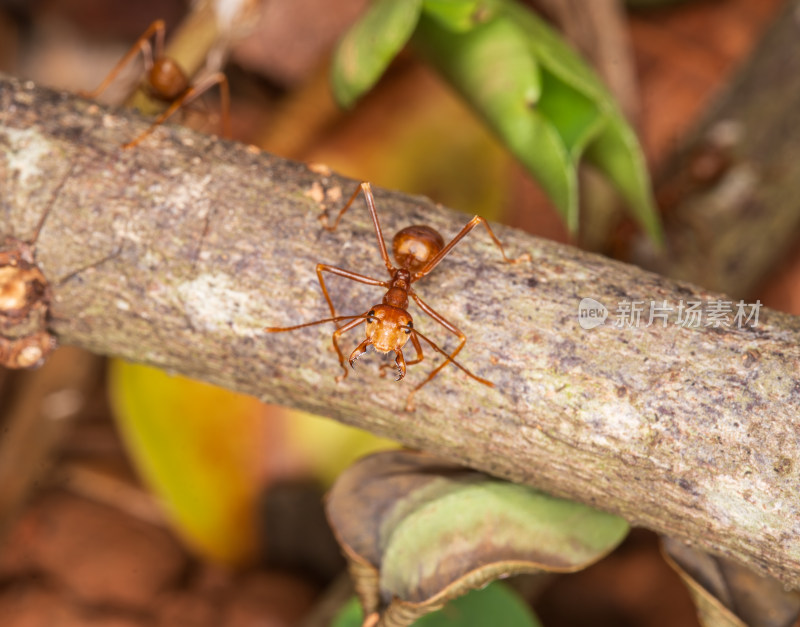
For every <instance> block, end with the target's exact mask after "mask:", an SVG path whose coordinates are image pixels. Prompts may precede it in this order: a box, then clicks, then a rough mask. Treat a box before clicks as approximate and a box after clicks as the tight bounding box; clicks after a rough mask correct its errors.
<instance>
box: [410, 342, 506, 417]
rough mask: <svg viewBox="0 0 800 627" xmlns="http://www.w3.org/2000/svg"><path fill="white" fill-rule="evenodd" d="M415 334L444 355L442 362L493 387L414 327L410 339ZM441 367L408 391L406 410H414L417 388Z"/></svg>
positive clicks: (439, 368) (489, 382)
mask: <svg viewBox="0 0 800 627" xmlns="http://www.w3.org/2000/svg"><path fill="white" fill-rule="evenodd" d="M415 336H419V337H421V338H422V339H423V340H425V341H426V342H427V343H428V344H430V346H431V348H432V349H433V350H435V351H436V352H437V353H440V354H441V355H444V358H445V360H446V361H445V362H444V363H447V362H451V363H452V364H453V365H454V366H455V367H456V368H458V369H459V370H462V371H464V373H465V374H467V376H469V377H471V378H473V379H475V380H476V381H477V382H478V383H483V384H484V385H487V386H489V387H490V388H493V387H494V383H492V382H491V381H487V380H486V379H482V378H481V377H479V376H477V375H475V374H473V373H472V372H470V371H469V370H467V369H466V368H465V367H464V366H462V365H461V364H460V363H458V362H457V361H456V360H455V359H453V357H452V356H451V355H448V354H447V352H446V351H444V350H442V349H441V348H439V347H438V346H437V345H436V344H435V343H434V342H433V341H432V340H430V339H428V338H427V337H425V336H424V335H422V333H420V332H419V331H417V330H416V329H415V330H414V331H413V332H412V339H416V338H415ZM418 342H419V340H417V343H418ZM442 365H444V364H442ZM441 368H442V366H439V367H438V368H437V369H436V370H434V371H433V372H432V373H431V374H430V375H428V378H427V379H425V380H424V381H423V382H422V383H420V384H419V385H417V386H416V387H415V388H414V389H413V390H411V392H409V394H408V397H407V398H406V411H408V412H412V411H414V394H416V393H417V390H419V389H420V388H421V387H422V386H423V385H425V384H426V383H427V382H428V381H430V380H431V379H432V378H433V377H434V376H436V373H437V372H438V371H439V370H441Z"/></svg>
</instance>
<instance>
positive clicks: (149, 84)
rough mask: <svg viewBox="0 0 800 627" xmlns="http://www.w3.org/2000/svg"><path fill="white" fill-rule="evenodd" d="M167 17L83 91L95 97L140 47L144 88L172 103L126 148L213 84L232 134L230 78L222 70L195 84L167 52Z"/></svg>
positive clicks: (227, 131) (227, 132) (225, 128)
mask: <svg viewBox="0 0 800 627" xmlns="http://www.w3.org/2000/svg"><path fill="white" fill-rule="evenodd" d="M164 29H165V25H164V20H156V21H155V22H153V23H152V24H150V26H149V27H148V28H147V30H146V31H145V32H144V33H142V36H141V37H139V39H137V40H136V43H134V44H133V46H131V49H130V50H128V52H126V53H125V56H123V57H122V58H121V59H120V60H119V62H118V63H117V65H116V66H115V67H114V69H113V70H111V72H109V74H108V76H106V77H105V79H104V80H103V82H102V83H100V86H99V87H98V88H97V89H95V90H94V91H92V92H81V96H82V97H84V98H89V99H95V98H97V96H99V95H100V94H101V93H103V92H104V91H105V90H106V88H107V87H108V86H109V85H110V84H111V81H113V80H114V79H115V78H116V77H117V75H118V74H119V73H120V71H121V70H122V68H123V67H125V66H126V65H127V64H128V63H130V62H131V60H132V59H133V58H134V57H135V56H136V55H137V54H138V53H139V52H140V51H141V53H142V57H143V58H144V69H145V73H146V76H145V80H144V83H143V89H144V90H145V91H146V92H147V94H148V95H149V96H150V97H151V98H153V99H154V100H160V101H162V102H164V103H169V107H167V109H166V111H164V112H163V113H162V114H161V115H159V116H158V117H157V118H156V119H155V121H154V122H153V123H152V124H151V125H150V128H148V129H147V130H146V131H145V132H144V133H142V134H141V135H139V136H138V137H137V138H136V139H134V140H133V141H130V142H128V143H127V144H125V145H124V146H123V148H133V147H134V146H136V145H137V144H138V143H139V142H141V141H142V140H143V139H144V138H145V137H147V136H148V135H149V134H150V133H152V132H153V131H154V130H155V128H156V127H157V126H159V125H160V124H163V123H164V122H165V121H166V120H167V119H168V118H169V117H170V116H172V115H173V114H174V113H175V112H176V111H177V110H178V109H180V108H181V107H183V106H186V105H188V104H189V103H190V102H192V101H193V100H195V99H196V98H198V97H199V96H201V95H202V94H204V93H205V92H206V91H208V90H209V89H211V87H213V86H214V85H219V91H220V107H221V109H222V129H223V135H225V136H226V137H229V136H230V91H229V89H228V79H227V78H226V77H225V75H224V74H223V73H222V72H216V73H214V74H211V75H210V76H207V77H206V78H204V79H203V80H201V81H200V82H198V83H196V84H194V85H192V84H190V83H189V78H188V77H187V76H186V73H185V72H184V71H183V70H182V69H181V68H180V67H179V66H178V64H177V63H176V62H175V61H174V60H173V59H171V58H169V57H167V56H165V55H164ZM153 35H155V54H153V49H152V47H151V45H150V38H151V37H153Z"/></svg>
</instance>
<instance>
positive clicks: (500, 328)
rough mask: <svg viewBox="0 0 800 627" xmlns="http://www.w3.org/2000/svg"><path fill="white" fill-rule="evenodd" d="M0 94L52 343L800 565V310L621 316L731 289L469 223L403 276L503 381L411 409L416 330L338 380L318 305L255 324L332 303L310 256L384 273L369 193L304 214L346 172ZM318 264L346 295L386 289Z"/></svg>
mask: <svg viewBox="0 0 800 627" xmlns="http://www.w3.org/2000/svg"><path fill="white" fill-rule="evenodd" d="M0 106H1V107H2V108H1V109H0V111H2V113H0V146H2V151H0V194H1V195H0V201H1V202H2V204H0V221H1V222H0V234H10V235H13V236H16V237H17V238H20V239H26V238H30V236H31V233H32V232H33V230H34V228H35V225H36V223H37V222H38V220H39V218H40V216H41V215H42V214H43V212H45V211H49V214H48V217H47V220H46V222H45V224H44V228H43V229H42V231H41V234H40V237H39V239H38V241H37V242H36V261H37V263H38V264H39V266H40V267H41V268H42V270H43V272H44V274H45V276H46V277H48V279H49V281H50V283H51V285H52V289H53V300H52V306H51V316H50V326H51V329H52V330H53V331H54V332H55V333H56V334H57V335H58V337H59V338H60V341H61V342H62V343H65V344H75V345H78V346H81V347H84V348H88V349H89V350H92V351H94V352H97V353H101V354H105V355H113V356H117V357H122V358H124V359H129V360H132V361H136V362H141V363H145V364H150V365H153V366H157V367H159V368H163V369H166V370H168V371H171V372H176V373H181V374H184V375H188V376H192V377H195V378H198V379H202V380H205V381H208V382H210V383H214V384H217V385H221V386H224V387H227V388H230V389H233V390H237V391H239V392H245V393H248V394H253V395H255V396H257V397H258V398H260V399H262V400H264V401H267V402H272V403H280V404H284V405H287V406H291V407H295V408H298V409H303V410H306V411H310V412H313V413H316V414H319V415H323V416H328V417H331V418H334V419H336V420H340V421H342V422H344V423H347V424H351V425H355V426H358V427H362V428H365V429H368V430H370V431H373V432H375V433H378V434H381V435H385V436H389V437H392V438H395V439H397V440H399V441H401V442H403V443H405V444H407V445H408V446H411V447H416V448H421V449H424V450H427V451H430V452H432V453H434V454H437V455H439V456H442V457H445V458H448V459H451V460H454V461H457V462H461V463H463V464H466V465H468V466H472V467H474V468H477V469H480V470H484V471H487V472H489V473H492V474H494V475H497V476H500V477H504V478H507V479H510V480H513V481H517V482H522V483H526V484H530V485H533V486H537V487H539V488H542V489H544V490H546V491H548V492H551V493H553V494H557V495H560V496H564V497H567V498H572V499H576V500H579V501H582V502H585V503H589V504H592V505H594V506H596V507H599V508H601V509H604V510H607V511H611V512H616V513H619V514H620V515H622V516H624V517H625V518H627V519H628V520H629V521H631V522H632V523H633V524H637V525H643V526H646V527H649V528H651V529H654V530H656V531H659V532H661V533H664V534H667V535H669V536H673V537H676V538H680V539H684V540H686V541H688V542H692V543H693V544H695V545H696V546H697V547H699V548H702V549H704V550H708V551H712V552H715V553H718V554H722V555H726V556H729V557H731V558H733V559H735V560H738V561H740V562H742V563H745V564H749V565H750V566H751V567H753V568H755V569H757V570H759V571H761V572H767V573H770V574H772V575H774V576H776V577H778V578H780V579H781V580H783V581H784V582H787V583H789V584H792V585H797V584H798V583H800V522H798V521H800V496H799V494H800V490H798V487H800V484H799V482H798V478H799V477H800V468H799V467H798V460H799V459H800V437H799V436H798V434H799V433H800V425H799V424H798V420H797V411H796V408H797V404H798V400H800V375H799V374H798V365H800V345H799V344H800V342H799V341H800V319H798V318H795V317H792V316H788V315H785V314H781V313H778V312H774V311H767V310H764V309H762V310H761V312H760V315H759V320H758V324H757V325H756V326H755V327H754V328H749V327H744V328H741V329H740V328H737V326H736V325H732V324H729V325H726V326H723V327H720V328H715V327H713V326H708V327H706V326H700V327H697V328H684V327H682V326H680V325H678V324H677V321H676V314H675V312H673V313H672V314H670V318H669V321H668V323H667V324H666V325H665V326H662V324H661V322H660V321H657V322H656V323H655V324H652V325H650V326H646V324H645V322H646V318H647V315H646V314H645V322H643V323H642V324H640V325H639V326H638V327H637V328H631V327H627V326H623V327H616V326H614V324H613V322H614V313H615V310H616V308H617V305H618V303H622V302H625V301H642V302H644V303H645V305H646V306H649V303H650V301H656V302H657V303H658V304H661V303H662V301H666V302H667V304H668V305H671V306H673V307H677V305H678V303H679V302H681V301H683V302H688V301H700V302H703V303H706V304H708V303H713V302H716V301H720V300H722V301H726V300H729V299H726V298H725V297H723V296H721V295H719V294H715V293H711V292H706V291H704V290H702V289H700V288H697V287H693V286H691V285H688V284H681V283H677V282H674V281H671V280H667V279H664V278H661V277H659V276H657V275H654V274H650V273H647V272H644V271H641V270H639V269H637V268H634V267H631V266H627V265H624V264H621V263H617V262H614V261H609V260H607V259H605V258H602V257H599V256H596V255H592V254H587V253H583V252H581V251H578V250H575V249H572V248H569V247H565V246H562V245H559V244H555V243H552V242H548V241H544V240H541V239H537V238H534V237H531V236H528V235H526V234H524V233H521V232H518V231H514V230H511V229H508V228H503V227H499V226H498V227H497V230H496V233H497V235H498V236H499V237H500V239H501V240H502V241H503V242H504V244H505V246H506V249H507V251H508V252H509V254H510V255H512V256H516V255H519V254H521V253H524V252H528V253H530V255H531V256H532V257H533V260H532V262H530V263H523V264H518V265H513V266H511V265H507V264H505V263H503V262H502V260H501V258H500V255H499V253H498V251H497V249H496V248H495V247H494V246H493V245H492V243H491V242H490V241H489V240H488V237H487V236H486V234H485V233H484V232H483V231H482V230H479V231H474V232H473V234H472V235H470V236H469V237H468V238H467V239H466V240H465V241H464V242H463V243H462V244H461V245H459V246H458V247H457V248H456V249H455V250H454V251H453V253H452V254H451V255H450V257H448V259H447V260H446V261H445V262H444V263H442V265H441V266H440V267H439V268H437V269H436V271H435V272H434V273H432V274H431V275H430V276H429V277H427V278H425V279H423V280H422V281H420V282H419V283H417V284H416V289H417V291H418V293H419V294H420V295H421V296H422V298H423V299H425V300H426V301H427V302H428V303H429V304H430V305H431V306H432V307H433V308H434V309H436V310H437V311H439V312H440V313H441V314H442V315H444V316H445V317H446V318H448V319H449V320H451V321H452V322H453V323H454V324H455V325H456V326H458V327H459V328H460V329H462V330H463V331H464V333H466V335H467V337H468V342H467V345H466V348H465V349H464V351H462V353H461V354H460V356H459V360H460V361H461V362H462V363H463V364H464V365H465V366H466V367H468V368H470V369H472V370H473V371H474V372H475V373H476V374H478V375H480V376H482V377H485V378H487V379H489V380H491V381H492V382H494V384H495V387H494V388H489V387H486V386H483V385H481V384H479V383H476V382H475V381H473V380H471V379H469V378H467V377H466V376H465V375H464V374H463V373H461V372H460V371H458V370H457V369H455V368H453V367H448V368H446V369H445V370H444V371H443V372H442V374H441V375H440V376H438V377H437V378H436V379H435V380H434V381H433V382H432V383H430V384H429V385H427V386H426V387H424V388H423V389H422V390H421V391H420V392H419V393H418V394H417V397H416V401H417V410H416V412H414V413H406V412H404V411H403V406H404V402H405V396H406V394H407V392H408V391H409V390H410V388H411V387H412V386H413V385H414V384H415V382H418V381H421V380H422V379H423V378H424V376H425V375H426V374H427V373H428V372H429V371H430V369H431V368H432V367H433V364H434V363H438V360H437V359H434V357H435V356H433V355H431V353H430V351H427V353H428V359H426V361H424V362H423V363H422V364H419V365H415V366H411V367H409V373H408V376H407V378H406V380H405V381H402V382H399V383H396V382H394V381H393V380H391V378H387V379H381V378H379V377H378V376H377V367H376V362H378V358H377V357H376V356H375V355H374V354H370V355H369V356H367V357H365V358H364V359H362V360H361V361H360V362H359V369H358V370H356V371H355V372H351V375H350V376H349V377H348V378H347V379H346V380H345V381H344V382H343V383H340V384H337V383H336V381H335V380H334V377H335V376H336V375H338V374H339V373H340V372H341V370H340V367H339V364H338V361H337V359H336V357H335V355H334V354H333V353H332V352H331V351H330V349H329V347H330V334H331V332H332V330H333V328H332V325H329V324H328V325H321V326H318V327H311V328H307V329H302V330H299V331H294V332H289V333H279V334H267V333H265V332H264V331H263V328H264V327H265V326H279V325H289V324H297V323H301V322H305V321H310V320H314V319H318V318H323V317H327V316H328V315H329V314H328V311H327V307H326V305H325V302H324V300H323V299H322V296H321V293H320V289H319V285H318V284H317V280H316V275H315V271H314V268H315V264H316V263H318V262H325V263H329V264H333V265H339V266H343V267H345V268H349V269H352V270H355V271H357V272H361V273H364V274H368V275H372V276H376V277H379V278H384V277H385V273H386V271H385V268H383V267H382V265H381V263H380V261H379V258H378V255H377V249H376V246H375V237H374V232H373V230H372V226H371V224H370V222H369V218H368V215H367V212H366V210H365V209H364V207H363V204H361V202H360V201H359V204H358V205H357V206H356V207H354V208H353V209H352V210H351V212H350V213H348V214H347V215H346V216H345V218H344V220H343V221H342V224H341V226H340V228H339V229H338V230H337V231H336V232H333V233H329V232H327V231H325V230H323V229H322V228H321V227H320V223H319V221H318V219H317V218H318V216H319V214H320V211H321V210H322V209H323V208H329V209H332V208H336V207H339V206H341V200H340V195H342V194H343V195H345V196H347V195H348V194H349V193H350V192H351V191H352V190H353V189H354V188H355V182H354V181H351V180H347V179H344V178H342V177H339V176H337V175H334V174H329V175H328V174H325V173H324V170H323V169H321V168H309V167H307V166H306V165H303V164H300V163H293V162H288V161H285V160H282V159H280V158H278V157H275V156H272V155H268V154H265V153H261V152H259V151H258V150H257V149H253V148H250V147H247V146H243V145H240V144H235V143H231V142H222V141H217V140H215V139H213V138H210V137H205V136H202V135H199V134H196V133H193V132H191V131H189V130H187V129H180V128H172V127H170V128H169V129H159V130H158V131H157V132H156V133H155V134H154V135H153V136H152V137H150V138H148V139H147V140H145V141H144V142H143V143H142V144H141V145H140V146H139V147H137V148H136V149H133V150H129V151H125V150H121V149H120V145H121V144H123V143H124V142H126V141H128V140H130V139H131V138H132V137H135V136H136V135H137V134H138V133H139V132H140V131H141V130H143V129H144V128H145V127H146V124H147V121H146V120H144V119H141V118H139V117H136V116H134V115H133V114H128V113H119V114H115V113H112V112H109V111H107V110H104V109H103V108H101V107H98V106H97V105H94V104H92V103H89V102H86V101H83V100H80V99H77V98H74V97H72V96H70V95H67V94H57V93H53V92H51V91H48V90H45V89H40V88H38V87H36V86H34V85H30V84H24V85H23V84H20V83H19V82H18V81H16V80H14V79H9V78H2V79H0ZM376 200H377V203H378V207H379V212H380V216H381V219H382V221H383V227H384V230H385V231H386V233H388V234H391V233H394V232H395V231H396V230H397V229H398V228H400V227H402V226H404V225H407V224H412V223H427V224H431V225H433V226H434V227H436V228H437V229H439V230H440V232H441V233H442V234H443V235H444V237H445V238H446V239H447V238H448V237H451V236H452V235H453V234H455V233H456V232H457V231H458V230H459V228H460V227H461V226H462V225H463V224H464V223H465V222H466V217H465V216H463V215H460V214H458V213H455V212H453V211H451V210H449V209H446V208H443V207H440V206H436V205H435V204H433V203H431V202H430V201H428V200H426V199H423V198H412V197H409V196H406V195H403V194H399V193H393V192H387V191H383V190H376ZM329 285H330V289H331V292H332V295H333V299H334V302H335V303H336V305H337V307H338V308H339V309H340V311H341V313H346V314H351V313H352V314H357V313H363V312H365V311H366V310H367V309H368V308H369V307H370V306H371V305H373V304H375V303H378V302H380V299H381V297H382V293H381V291H380V290H377V289H374V288H369V287H366V286H363V285H359V284H356V283H353V282H351V281H346V280H336V279H335V278H334V279H332V280H331V281H330V282H329ZM583 297H591V298H594V299H596V300H597V301H599V302H601V303H603V304H605V305H606V306H607V307H608V308H609V310H610V311H611V315H610V316H609V319H608V320H606V322H605V324H603V325H601V326H599V327H597V328H595V329H591V330H584V329H582V328H581V327H580V326H579V324H578V316H577V309H578V303H579V301H580V300H581V298H583ZM412 314H413V315H414V316H415V325H416V326H417V327H418V328H419V329H420V330H421V331H422V332H423V333H426V334H428V335H430V336H432V337H434V338H435V339H436V340H437V341H439V342H440V343H443V344H444V345H446V346H448V347H452V346H453V345H454V341H453V340H454V338H453V336H452V335H451V334H449V333H448V332H446V331H445V330H444V329H442V328H441V327H439V326H438V325H437V324H436V323H434V322H433V321H432V320H430V319H429V318H427V317H426V316H425V315H423V314H422V313H421V312H419V311H418V310H415V309H413V308H412ZM360 333H361V332H360V331H354V332H352V333H351V334H350V335H348V336H345V341H344V349H345V351H346V353H349V351H350V350H352V348H353V347H354V346H355V345H356V343H357V342H358V341H360V337H361V335H360ZM224 419H225V418H224V416H221V417H220V420H224Z"/></svg>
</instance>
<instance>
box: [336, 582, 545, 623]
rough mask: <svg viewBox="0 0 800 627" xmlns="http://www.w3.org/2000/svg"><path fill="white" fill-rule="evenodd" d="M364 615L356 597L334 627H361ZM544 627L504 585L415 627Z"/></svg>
mask: <svg viewBox="0 0 800 627" xmlns="http://www.w3.org/2000/svg"><path fill="white" fill-rule="evenodd" d="M363 616H364V614H363V612H362V611H361V606H360V605H359V603H358V599H357V598H355V597H353V598H352V599H351V600H350V601H348V602H347V603H346V604H345V605H344V606H343V607H342V609H341V610H340V611H339V613H338V614H337V616H336V618H335V619H334V621H333V623H332V626H331V627H361V625H362V621H363V620H364V619H363ZM487 625H502V626H503V627H540V625H541V623H540V622H539V621H538V620H537V619H536V617H535V616H534V614H533V612H532V611H531V609H530V607H528V605H527V604H526V603H525V601H523V600H522V599H521V598H520V597H519V595H518V594H517V593H516V592H514V591H513V590H512V589H511V588H510V587H508V586H507V585H505V584H502V583H500V582H493V583H490V584H489V585H488V586H486V587H485V588H483V589H480V590H471V591H470V592H468V593H467V594H465V595H464V596H461V597H458V598H457V599H453V600H452V601H451V602H450V603H448V604H447V605H445V606H444V607H443V608H442V609H440V610H437V611H436V612H432V613H431V614H426V615H425V616H423V617H422V618H420V619H419V620H417V621H416V622H415V623H414V627H486V626H487Z"/></svg>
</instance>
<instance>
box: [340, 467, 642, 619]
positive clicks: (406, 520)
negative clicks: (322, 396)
mask: <svg viewBox="0 0 800 627" xmlns="http://www.w3.org/2000/svg"><path fill="white" fill-rule="evenodd" d="M327 509H328V519H329V521H330V523H331V526H332V527H333V529H334V532H335V534H336V537H337V539H338V540H339V542H340V544H341V545H342V548H343V550H344V553H345V555H346V556H347V558H348V561H349V562H350V571H351V573H352V574H353V576H354V577H355V579H356V581H355V585H356V590H357V591H358V594H359V597H360V599H361V602H362V604H363V606H364V608H365V611H366V612H367V613H370V614H371V613H373V612H376V611H383V612H384V616H383V619H384V621H386V623H387V624H397V625H407V624H411V623H410V622H409V621H413V620H415V619H417V618H419V617H421V616H423V615H424V614H426V613H430V612H432V611H434V610H436V609H438V608H440V607H441V606H442V605H443V604H444V603H445V602H447V601H448V600H450V599H453V598H456V597H458V596H460V595H462V594H464V593H465V592H467V591H468V590H471V589H474V588H478V587H481V586H483V585H485V584H487V583H488V582H490V581H492V580H493V579H497V578H500V577H506V576H508V575H511V574H515V573H522V572H529V573H530V572H532V573H536V572H542V571H553V572H569V571H574V570H578V569H580V568H584V567H585V566H587V565H588V564H590V563H592V562H594V561H595V560H597V559H599V558H600V557H602V556H603V555H605V554H606V553H607V552H609V551H610V550H611V549H613V548H614V546H616V545H617V544H618V543H619V542H620V541H621V540H622V538H624V536H625V535H626V534H627V531H628V526H627V524H626V523H625V521H624V520H622V519H620V518H618V517H616V516H612V515H610V514H606V513H603V512H599V511H596V510H593V509H591V508H589V507H586V506H584V505H580V504H578V503H572V502H569V501H564V500H562V499H557V498H554V497H551V496H548V495H546V494H543V493H541V492H538V491H536V490H533V489H531V488H528V487H526V486H520V485H515V484H511V483H507V482H504V481H500V480H498V479H494V478H492V477H488V476H486V475H484V474H483V473H480V472H476V471H473V470H469V469H465V468H461V467H458V466H455V465H453V464H450V463H448V462H444V461H441V460H438V459H436V458H434V457H432V456H429V455H426V454H423V453H414V452H410V451H392V452H386V453H379V454H376V455H372V456H370V457H367V458H365V459H363V460H361V461H360V462H358V463H357V464H355V465H354V466H353V467H351V468H350V469H348V470H347V471H346V472H345V473H344V474H343V475H342V476H341V477H340V478H339V480H338V481H337V482H336V484H335V485H334V487H333V489H332V490H331V492H330V495H329V497H328V502H327Z"/></svg>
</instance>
